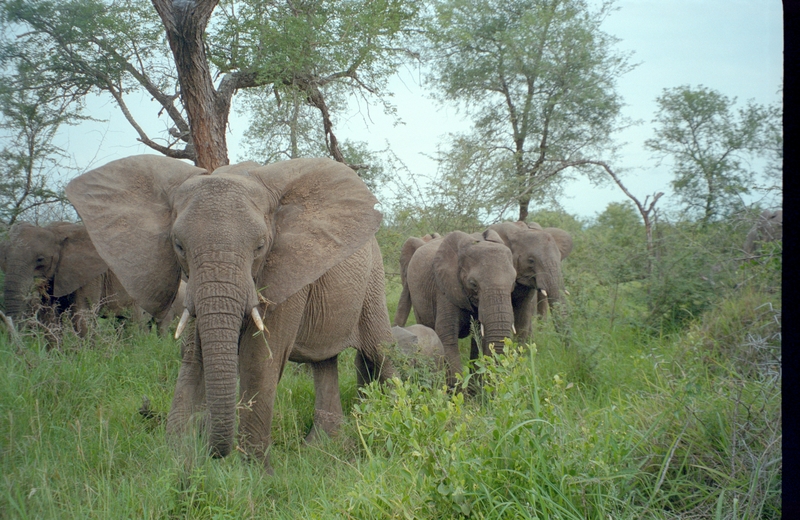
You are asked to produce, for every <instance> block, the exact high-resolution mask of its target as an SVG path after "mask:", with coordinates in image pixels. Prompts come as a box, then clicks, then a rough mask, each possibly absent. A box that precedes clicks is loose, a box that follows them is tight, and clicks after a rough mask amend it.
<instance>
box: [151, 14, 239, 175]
mask: <svg viewBox="0 0 800 520" xmlns="http://www.w3.org/2000/svg"><path fill="white" fill-rule="evenodd" d="M152 2H153V6H154V7H155V8H156V11H158V14H159V16H160V17H161V21H162V22H163V24H164V28H165V29H166V32H167V40H168V41H169V46H170V49H172V54H173V55H174V57H175V65H176V67H177V69H178V80H179V81H180V86H181V98H182V99H183V105H184V106H185V107H186V112H187V115H188V118H189V128H190V131H191V143H192V145H193V146H194V147H195V151H196V154H197V155H196V157H197V158H196V160H195V164H196V165H197V166H199V167H200V168H205V169H207V170H208V171H209V172H211V171H214V170H215V169H216V168H218V167H220V166H223V165H225V164H228V145H227V142H226V140H225V130H226V126H227V121H228V113H229V112H230V96H226V95H219V93H218V92H217V91H216V90H215V89H214V84H213V82H212V78H211V72H210V70H209V67H208V60H207V58H206V51H205V43H204V41H203V34H204V33H205V28H206V25H208V21H209V19H210V18H211V13H212V11H213V10H214V8H215V7H216V6H217V4H218V3H219V0H195V1H193V2H173V1H172V0H152Z"/></svg>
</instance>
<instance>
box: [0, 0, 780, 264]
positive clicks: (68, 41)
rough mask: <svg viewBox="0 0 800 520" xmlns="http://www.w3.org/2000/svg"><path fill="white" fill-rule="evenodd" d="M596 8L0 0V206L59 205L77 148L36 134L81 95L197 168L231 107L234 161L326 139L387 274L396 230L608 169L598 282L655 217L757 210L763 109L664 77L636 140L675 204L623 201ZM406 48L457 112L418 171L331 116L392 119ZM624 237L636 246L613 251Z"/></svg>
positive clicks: (684, 218) (316, 149)
mask: <svg viewBox="0 0 800 520" xmlns="http://www.w3.org/2000/svg"><path fill="white" fill-rule="evenodd" d="M614 7H615V5H614V2H613V1H603V2H599V3H594V2H588V1H587V0H513V1H506V2H498V1H496V0H441V1H430V2H422V1H419V2H396V1H390V0H382V1H370V0H349V1H346V2H339V1H332V0H305V1H300V0H279V1H263V0H236V1H230V0H229V1H219V0H199V1H195V2H177V1H172V0H152V1H147V0H114V1H110V0H68V1H61V0H59V1H55V0H10V1H8V2H4V3H3V4H2V6H0V26H2V28H3V31H2V36H0V63H1V64H2V68H1V69H0V70H1V71H2V75H3V81H2V87H0V114H1V115H2V122H1V123H0V124H1V125H2V132H3V133H2V134H1V137H2V142H3V144H2V150H1V153H0V159H1V160H2V164H3V168H4V175H3V181H2V183H0V206H1V207H0V211H1V212H2V215H1V217H2V221H3V223H4V224H5V225H6V226H8V225H10V224H12V223H14V222H15V221H17V220H18V219H20V218H25V219H28V220H34V221H46V220H52V219H55V218H65V217H66V218H72V217H74V213H72V212H71V211H70V210H69V208H68V206H67V205H65V203H64V197H63V193H62V191H61V186H62V185H63V184H64V183H65V182H66V181H67V180H68V178H69V177H71V176H72V175H73V174H77V173H79V171H80V170H81V169H83V168H85V167H86V165H76V164H71V162H70V160H69V158H70V156H69V150H63V149H60V148H58V147H56V146H54V145H53V137H54V136H55V135H56V134H57V132H58V131H59V129H60V128H62V127H63V126H64V125H79V124H80V123H81V122H82V121H84V120H86V119H89V118H90V115H88V114H87V110H86V100H87V99H88V96H91V95H100V96H104V97H106V98H108V99H110V100H113V102H114V104H115V105H116V107H117V108H118V109H119V110H120V111H121V112H122V113H123V114H124V116H125V118H126V119H127V120H128V122H129V123H130V124H131V125H132V127H133V128H134V129H135V130H136V132H137V134H138V136H139V137H138V140H139V141H140V142H141V143H144V144H145V145H146V146H148V147H150V148H151V149H152V150H154V151H156V152H158V153H162V154H164V155H167V156H169V157H174V158H179V159H186V160H190V161H192V162H194V163H195V164H196V165H198V166H202V167H206V168H208V169H213V168H215V167H216V166H219V165H221V164H226V163H227V162H229V160H230V158H229V157H228V149H227V142H226V130H227V127H228V119H229V116H230V113H231V110H232V109H233V107H234V106H236V107H238V110H240V111H241V112H242V113H243V114H247V115H248V117H249V125H248V129H247V131H246V133H245V138H246V143H247V144H246V147H247V152H248V154H249V157H248V158H249V159H254V160H258V161H262V162H271V161H276V160H281V159H286V158H292V157H300V156H308V155H328V156H330V157H332V158H334V159H335V160H338V161H341V162H345V163H347V164H349V165H351V167H353V169H354V170H356V171H357V172H358V174H359V175H361V176H362V178H364V180H365V181H366V182H367V183H368V184H369V185H370V187H371V188H372V189H373V190H374V191H376V192H378V193H379V194H380V197H381V200H382V209H383V211H384V214H385V219H384V226H383V230H382V232H381V233H382V237H381V240H382V245H383V246H384V247H383V250H384V255H385V257H386V262H387V270H388V271H390V272H391V271H394V270H395V266H396V254H397V251H398V249H399V245H400V244H401V243H402V241H403V240H404V239H405V238H406V237H407V236H409V235H415V234H417V235H418V234H424V233H427V232H431V231H437V232H440V233H444V232H448V231H451V230H454V229H463V230H465V231H474V230H476V229H479V228H481V227H482V226H485V225H487V224H489V223H492V222H495V221H498V220H503V219H522V220H526V219H527V220H531V218H530V215H531V212H532V211H533V212H536V213H537V214H540V212H541V210H542V209H543V208H550V209H558V207H559V205H558V202H557V201H558V197H559V195H560V193H561V190H563V187H564V184H565V182H567V181H568V180H569V179H573V178H576V177H578V176H583V177H585V178H588V179H590V180H591V181H592V182H594V183H598V184H601V183H609V182H615V183H616V184H617V185H618V186H619V187H620V188H621V189H622V190H623V191H624V192H625V194H626V195H627V196H628V197H629V199H630V201H631V203H632V204H633V205H632V206H627V205H619V204H613V205H611V206H609V207H608V208H607V210H606V212H604V213H603V214H602V215H600V217H598V219H597V222H596V223H595V225H600V226H604V227H607V228H609V229H610V230H613V229H615V228H620V226H622V222H627V224H626V226H627V227H628V228H630V229H633V227H634V226H633V223H634V221H636V222H639V224H640V225H642V226H643V229H641V230H638V231H637V232H636V233H635V236H636V237H637V238H636V239H634V238H633V236H631V237H628V238H626V239H625V240H624V241H621V242H618V243H617V244H616V245H615V247H617V248H621V249H624V248H626V247H627V248H628V252H629V254H627V255H624V256H625V258H624V260H628V261H626V262H624V263H623V264H624V266H623V264H620V265H621V267H619V270H618V272H617V274H616V275H614V276H615V277H616V278H615V279H619V280H622V279H626V278H628V279H636V278H637V277H638V278H642V277H644V276H653V275H654V273H655V272H656V271H657V268H658V266H656V265H655V264H654V261H655V260H657V257H661V256H663V251H661V250H660V249H659V248H658V247H657V244H656V242H657V241H659V240H661V241H662V242H663V237H664V236H666V235H667V234H668V230H669V229H672V228H676V227H680V226H695V225H699V226H700V227H708V226H709V225H711V224H712V223H715V222H722V221H724V220H725V219H731V218H733V219H734V220H736V219H740V220H742V221H744V220H746V219H747V218H750V216H752V215H753V214H754V213H757V211H756V209H753V208H748V207H747V205H746V204H744V203H743V202H742V197H743V196H745V195H748V194H752V193H754V192H757V193H759V194H762V195H765V196H768V195H769V196H772V197H773V199H774V198H776V197H779V196H780V193H781V179H780V173H781V160H782V134H781V122H780V117H781V109H780V107H779V106H763V105H759V104H756V103H754V102H752V101H750V102H747V103H745V104H744V106H742V105H741V104H737V100H736V99H735V98H729V97H727V96H725V95H724V94H723V93H721V92H718V91H716V90H713V89H710V88H707V87H704V86H702V85H697V86H691V85H681V86H676V87H666V88H665V89H664V90H663V93H662V94H661V95H660V96H659V97H658V99H657V100H656V101H657V107H658V109H657V112H656V114H654V122H655V124H656V126H655V134H654V135H653V136H652V138H650V139H649V140H648V141H647V142H646V147H647V149H648V150H650V151H651V152H652V153H653V154H654V155H655V157H657V158H658V159H659V160H662V161H666V162H667V163H668V164H669V165H670V167H671V169H672V171H673V175H674V177H673V181H672V189H673V192H674V195H675V196H676V197H677V198H678V200H679V205H678V206H677V207H670V208H662V207H659V206H658V201H659V198H660V197H661V195H662V194H651V195H648V196H647V197H646V198H645V199H644V200H641V195H640V194H634V193H631V192H630V191H628V190H627V188H626V187H625V185H624V180H623V178H622V176H621V175H618V174H617V171H622V170H623V169H624V167H625V165H624V164H623V163H621V162H620V160H619V158H618V157H617V156H616V155H615V154H616V152H617V145H616V143H615V142H614V140H613V135H614V134H615V132H616V131H618V130H620V129H621V128H623V127H625V126H627V125H630V124H633V122H631V121H628V120H626V119H625V118H624V117H623V116H622V113H621V108H622V106H623V102H624V100H623V99H622V98H621V96H620V95H619V93H618V92H617V81H618V79H619V78H620V77H621V76H622V75H624V74H626V73H627V72H629V71H631V70H632V69H633V68H634V67H635V64H633V63H632V61H631V58H632V57H631V56H630V55H627V54H625V53H622V52H620V51H618V50H617V49H616V46H615V45H616V43H617V39H616V38H615V37H614V36H613V35H611V34H608V33H607V32H605V31H604V30H603V29H602V27H601V25H602V22H603V20H605V19H606V18H607V17H608V16H609V15H610V14H611V13H612V11H613V9H614ZM408 64H415V65H417V66H419V65H423V66H424V70H425V71H426V86H427V87H428V89H429V92H430V94H431V95H432V96H434V97H435V98H436V99H438V100H439V101H440V102H441V103H442V104H447V105H449V106H454V107H457V108H458V109H459V110H462V111H463V112H464V113H466V114H468V116H469V119H470V120H471V122H472V124H471V127H469V128H466V129H465V130H464V131H462V132H459V133H454V134H450V135H449V136H448V138H447V139H446V140H445V142H443V143H441V145H440V148H439V154H438V156H437V157H436V159H437V164H438V168H437V171H436V172H427V173H426V174H420V173H418V172H417V173H412V172H410V171H408V169H407V168H405V166H404V164H403V158H402V157H397V156H395V155H394V154H393V153H392V151H391V149H387V150H383V151H379V152H376V151H374V150H371V149H370V147H369V145H368V144H367V143H362V142H354V141H350V140H348V139H347V138H346V135H344V134H342V133H341V132H340V131H339V130H338V124H339V121H341V120H342V119H344V118H345V117H348V116H349V115H350V114H348V109H349V108H348V100H349V99H352V98H353V97H358V98H363V99H364V100H365V101H367V102H369V103H375V104H378V105H379V106H380V107H382V109H383V110H385V111H386V112H387V113H389V114H394V115H395V116H396V117H397V118H401V117H402V114H396V107H395V106H393V105H392V102H391V92H390V91H389V90H388V87H387V85H388V80H389V78H391V77H392V75H393V74H395V73H396V72H397V71H398V69H399V67H401V66H403V65H408ZM142 93H146V94H147V95H148V96H150V97H151V98H152V100H154V101H155V103H156V106H157V109H158V116H159V119H160V120H161V121H162V123H161V124H160V126H158V127H152V128H146V127H145V125H144V124H141V123H140V122H139V121H138V119H137V117H139V116H140V115H141V114H135V113H133V111H132V110H131V109H130V107H129V100H130V99H132V98H133V97H134V96H136V95H140V94H142ZM234 99H236V104H234ZM630 210H633V211H634V212H633V214H631V211H630ZM637 212H638V215H637V214H636V213H637ZM550 225H556V223H550ZM570 225H571V226H573V227H577V225H576V224H575V223H574V222H573V223H570ZM582 226H583V227H585V223H584V224H582ZM746 226H747V224H746V223H742V224H741V227H742V228H744V227H746ZM745 232H746V231H745ZM642 248H644V253H643V254H644V256H643V257H642V258H641V259H639V255H638V253H637V254H635V255H633V256H631V255H630V251H631V250H640V249H642ZM621 260H623V258H621ZM642 269H644V272H641V271H642Z"/></svg>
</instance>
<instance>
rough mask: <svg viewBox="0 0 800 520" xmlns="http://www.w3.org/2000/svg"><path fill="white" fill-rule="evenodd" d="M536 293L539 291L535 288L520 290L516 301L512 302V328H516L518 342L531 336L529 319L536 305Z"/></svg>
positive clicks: (531, 317)
mask: <svg viewBox="0 0 800 520" xmlns="http://www.w3.org/2000/svg"><path fill="white" fill-rule="evenodd" d="M514 292H515V293H516V292H517V291H516V290H515V291H514ZM538 294H539V291H537V290H536V289H528V290H527V291H525V290H523V291H520V294H519V297H518V298H516V299H515V300H516V301H513V302H512V303H513V304H514V328H515V329H517V341H519V342H525V341H528V340H529V339H530V337H531V320H532V319H533V313H534V309H535V308H536V307H537V305H538V300H537V297H538ZM515 296H516V294H515Z"/></svg>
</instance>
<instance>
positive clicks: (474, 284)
mask: <svg viewBox="0 0 800 520" xmlns="http://www.w3.org/2000/svg"><path fill="white" fill-rule="evenodd" d="M467 286H469V288H470V289H472V290H475V289H477V288H478V282H477V281H475V279H474V278H470V279H469V281H467Z"/></svg>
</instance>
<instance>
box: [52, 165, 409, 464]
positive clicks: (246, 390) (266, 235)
mask: <svg viewBox="0 0 800 520" xmlns="http://www.w3.org/2000/svg"><path fill="white" fill-rule="evenodd" d="M66 193H67V196H68V197H69V199H70V201H71V202H72V204H73V205H74V206H75V208H76V210H77V211H78V213H79V214H80V215H81V218H82V219H83V221H84V222H85V223H86V227H87V229H88V230H89V234H90V235H91V237H92V241H93V242H94V244H95V246H96V247H97V251H98V252H99V253H100V255H101V256H102V257H103V259H104V260H105V261H106V262H108V264H109V265H110V266H111V267H112V269H113V268H118V270H119V272H120V273H121V274H120V280H121V282H122V284H123V285H124V286H125V287H126V288H127V289H128V291H129V292H130V293H131V294H132V295H133V296H134V298H136V300H137V301H138V302H139V303H140V305H142V307H143V308H144V309H145V310H147V311H148V312H150V313H151V314H154V315H156V316H161V315H162V314H163V313H164V312H165V311H166V309H168V308H169V307H170V305H171V304H172V302H173V299H174V297H175V293H176V292H177V290H178V285H179V282H180V280H181V276H182V274H183V275H184V276H185V277H186V278H187V280H188V281H187V284H186V294H185V301H184V306H185V308H184V311H183V314H182V316H181V321H180V322H179V323H178V328H177V330H176V337H178V336H180V334H181V332H182V331H183V329H184V326H185V324H186V323H187V321H188V319H189V318H190V317H192V318H194V321H193V324H194V327H193V328H194V334H193V335H191V336H189V337H188V338H187V341H186V344H185V345H184V348H183V358H182V363H181V367H180V370H179V374H178V381H177V384H176V387H175V393H174V397H173V400H172V405H171V408H170V411H169V413H168V416H167V434H168V436H169V437H170V438H171V439H175V438H177V437H179V436H180V435H182V434H184V433H188V429H189V426H190V424H192V423H193V421H192V419H193V418H194V417H195V414H196V413H197V412H207V415H206V416H205V421H204V423H203V426H204V427H205V430H206V431H207V433H208V445H209V452H210V455H211V456H212V457H214V458H220V457H224V456H226V455H228V454H229V453H230V452H231V450H232V449H233V447H234V433H235V425H236V410H237V402H240V403H247V406H244V407H241V410H240V412H239V446H240V447H241V449H242V451H244V453H245V454H246V458H247V459H248V460H253V461H261V462H262V463H263V467H264V469H265V470H266V471H267V472H268V473H272V468H271V465H270V461H269V447H270V445H271V442H272V432H271V425H272V417H273V408H274V401H275V394H276V391H277V386H278V382H279V380H280V378H281V375H282V374H283V370H284V367H285V365H286V363H287V361H290V360H291V361H295V362H304V363H309V364H310V365H311V367H312V371H313V377H314V388H315V402H314V418H313V426H312V428H311V431H310V432H309V434H308V435H307V437H306V440H307V441H309V442H310V441H313V440H314V439H316V438H317V436H318V435H319V434H321V433H325V434H329V435H333V434H334V433H336V431H337V430H338V427H339V426H340V423H341V422H342V420H343V412H342V405H341V399H340V394H339V384H338V365H337V363H338V361H337V360H338V355H339V353H340V352H342V350H344V349H345V348H347V347H355V348H356V349H357V354H356V370H357V372H356V373H357V381H358V384H359V385H364V384H366V383H368V382H370V381H372V380H375V379H378V380H380V381H383V380H385V379H387V378H389V377H391V376H392V375H393V368H392V365H391V362H390V361H389V360H388V359H386V358H385V350H384V345H385V344H388V343H390V342H391V340H392V335H391V327H390V324H389V315H388V311H387V308H386V296H385V290H384V271H383V260H382V257H381V253H380V250H379V248H378V243H377V241H376V239H375V232H376V231H377V229H378V227H379V225H380V221H381V218H382V217H381V214H380V212H378V211H377V210H376V209H375V208H374V207H373V206H374V205H375V204H376V203H377V199H376V198H375V196H374V195H373V194H372V193H371V192H370V191H369V189H368V188H367V186H366V185H365V184H364V182H363V181H362V180H361V179H360V178H359V177H358V176H357V175H356V174H355V173H354V172H353V170H351V169H350V168H349V167H347V166H346V165H344V164H341V163H338V162H335V161H333V160H331V159H292V160H288V161H284V162H278V163H273V164H270V165H267V166H261V165H258V164H256V163H254V162H244V163H240V164H237V165H225V166H221V167H219V168H217V169H216V170H215V171H214V172H208V171H206V170H205V169H202V168H198V167H195V166H192V165H189V164H186V163H184V162H181V161H179V160H176V159H171V158H167V157H161V156H154V155H138V156H131V157H127V158H123V159H119V160H116V161H112V162H110V163H108V164H106V165H104V166H101V167H99V168H97V169H95V170H92V171H89V172H86V173H84V174H82V175H80V176H78V177H76V178H75V179H73V180H72V181H71V182H70V183H69V185H68V186H67V189H66ZM131 251H136V254H131ZM191 328H192V327H190V329H191ZM237 376H238V380H239V398H238V399H237V395H236V387H237Z"/></svg>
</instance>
